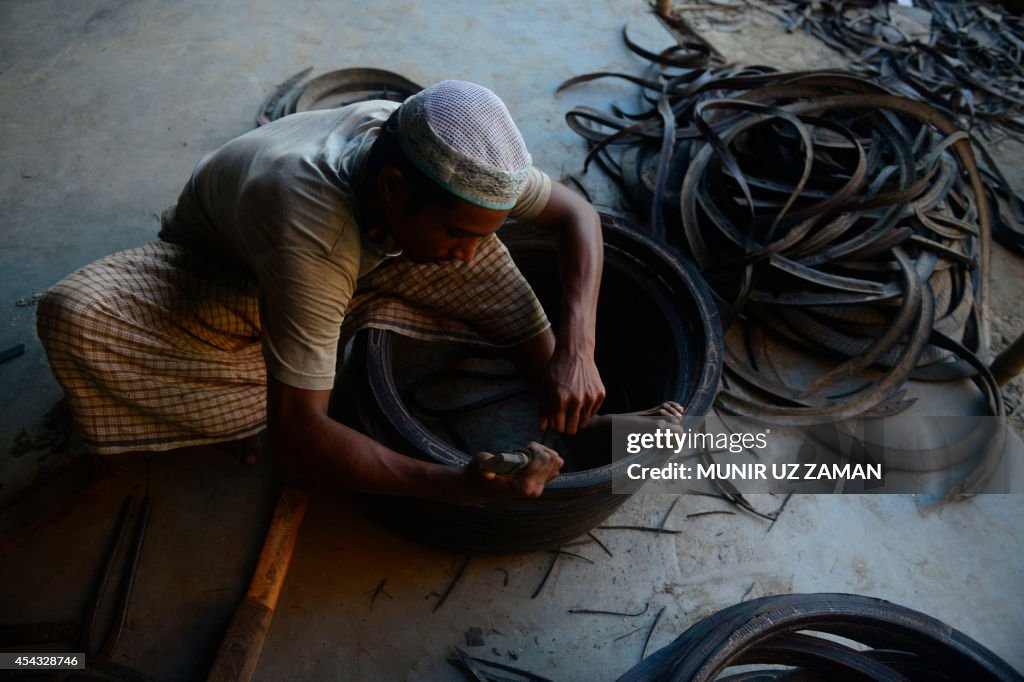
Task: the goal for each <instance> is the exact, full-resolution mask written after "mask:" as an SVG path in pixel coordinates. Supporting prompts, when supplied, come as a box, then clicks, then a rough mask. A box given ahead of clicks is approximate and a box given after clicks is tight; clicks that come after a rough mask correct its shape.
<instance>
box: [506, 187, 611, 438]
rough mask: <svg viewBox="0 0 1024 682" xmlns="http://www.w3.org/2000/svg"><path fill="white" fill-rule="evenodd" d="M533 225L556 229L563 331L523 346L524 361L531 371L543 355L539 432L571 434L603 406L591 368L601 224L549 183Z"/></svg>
mask: <svg viewBox="0 0 1024 682" xmlns="http://www.w3.org/2000/svg"><path fill="white" fill-rule="evenodd" d="M533 223H534V224H535V225H538V226H540V227H544V228H550V229H553V230H556V233H557V238H558V266H559V275H560V279H561V284H562V301H561V326H560V328H559V329H558V333H557V336H554V337H552V336H551V335H550V333H548V334H547V335H542V336H540V337H537V338H536V339H533V340H531V341H530V342H527V344H526V345H525V346H524V349H523V351H524V353H523V354H524V358H525V359H526V362H527V364H528V365H532V368H533V371H535V372H536V371H538V367H537V365H538V363H539V362H541V361H542V360H543V356H544V355H545V354H546V355H547V366H546V367H545V368H544V370H543V371H542V379H541V401H542V407H541V411H542V412H541V423H540V427H541V429H545V430H546V429H548V428H551V429H553V430H555V431H558V432H559V433H569V434H574V433H576V431H577V430H578V429H582V428H586V426H587V424H588V423H589V422H590V419H591V418H592V417H593V416H594V415H595V414H597V410H598V409H599V408H600V407H601V403H603V402H604V397H605V389H604V384H603V383H602V382H601V376H600V374H599V372H598V371H597V366H596V365H595V364H594V346H595V343H596V326H597V299H598V292H599V290H600V287H601V272H602V270H603V268H604V241H603V239H602V236H601V220H600V218H599V217H598V215H597V212H596V211H595V210H594V208H593V207H592V206H591V205H590V203H589V202H587V201H586V200H585V199H584V198H583V197H581V196H580V195H578V194H576V193H575V192H573V191H572V190H570V189H569V188H567V187H565V186H564V185H562V184H559V183H557V182H552V186H551V197H550V198H549V199H548V203H547V204H546V205H545V207H544V210H543V211H541V213H540V215H538V216H537V217H536V218H535V219H534V220H533Z"/></svg>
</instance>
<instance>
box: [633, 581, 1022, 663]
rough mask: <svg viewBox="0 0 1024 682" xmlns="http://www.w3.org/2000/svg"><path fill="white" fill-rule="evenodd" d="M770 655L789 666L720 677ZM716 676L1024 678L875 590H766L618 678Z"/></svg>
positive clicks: (935, 622)
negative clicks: (783, 592)
mask: <svg viewBox="0 0 1024 682" xmlns="http://www.w3.org/2000/svg"><path fill="white" fill-rule="evenodd" d="M820 634H824V635H828V636H838V637H842V638H844V639H846V640H851V641H850V643H847V642H842V641H835V640H832V639H828V638H826V637H821V636H819V635H820ZM853 644H855V645H856V646H851V645H853ZM764 664H769V665H783V666H789V668H788V669H782V670H779V669H763V670H756V671H749V670H748V671H745V672H743V673H742V674H740V675H734V676H730V677H724V678H722V677H719V676H720V675H723V674H724V673H727V671H728V669H729V668H730V667H732V666H740V665H742V666H755V665H764ZM716 679H730V680H734V679H735V680H740V679H758V680H782V679H785V680H794V679H857V680H885V681H890V680H929V681H932V680H972V682H973V681H978V682H982V681H993V682H995V681H998V682H1019V681H1020V680H1024V677H1022V676H1021V675H1020V673H1018V672H1017V671H1015V670H1014V669H1013V668H1012V667H1010V665H1009V664H1007V663H1006V662H1005V661H1003V660H1002V659H1001V658H999V657H998V656H996V655H995V654H993V653H992V652H991V651H989V650H988V649H987V648H985V647H984V646H982V645H981V644H979V643H978V642H976V641H974V640H973V639H971V638H970V637H968V636H967V635H965V634H964V633H962V632H960V631H958V630H955V629H953V628H951V627H950V626H948V625H946V624H945V623H943V622H941V621H939V620H937V619H935V618H932V617H931V616H927V615H925V614H923V613H920V612H918V611H914V610H912V609H908V608H906V607H903V606H898V605H896V604H892V603H890V602H887V601H885V600H882V599H876V598H873V597H865V596H860V595H852V594H832V593H820V594H786V595H777V596H769V597H761V598H759V599H753V600H751V601H748V602H741V603H739V604H735V605H733V606H730V607H728V608H725V609H723V610H721V611H719V612H718V613H715V614H713V615H711V616H709V617H708V618H705V619H704V620H702V621H700V622H699V623H697V624H695V625H693V626H692V627H690V628H689V629H688V630H686V632H684V633H683V634H682V635H680V636H679V637H678V638H677V639H676V640H675V641H673V642H672V643H671V644H669V645H668V646H666V647H664V648H663V649H661V650H659V651H657V652H655V653H654V654H652V655H651V656H649V657H648V658H647V659H645V660H644V661H643V662H641V663H640V664H639V665H637V666H635V667H634V668H632V669H631V670H629V671H628V672H627V673H625V674H624V675H622V676H621V677H620V678H619V679H618V682H704V681H710V680H716Z"/></svg>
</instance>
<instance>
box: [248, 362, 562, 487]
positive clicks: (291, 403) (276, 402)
mask: <svg viewBox="0 0 1024 682" xmlns="http://www.w3.org/2000/svg"><path fill="white" fill-rule="evenodd" d="M329 399H330V391H310V390H304V389H300V388H295V387H292V386H288V385H286V384H283V383H281V382H280V381H277V380H276V379H274V378H272V377H270V378H268V381H267V432H268V435H269V438H270V445H271V448H272V449H273V451H274V452H275V453H276V454H277V456H278V457H280V458H281V459H282V461H283V462H284V463H285V464H286V466H288V467H289V468H292V469H296V470H298V471H299V472H301V473H304V474H307V475H311V476H312V477H314V480H318V481H322V482H324V483H326V484H328V485H331V486H334V487H339V488H344V489H348V490H354V491H358V492H365V493H373V494H380V495H401V496H405V497H417V498H422V499H427V500H434V501H438V502H445V503H448V504H457V505H471V504H482V503H485V502H489V501H497V500H502V499H514V498H518V497H538V496H539V495H540V494H541V493H542V492H543V490H544V485H545V484H546V483H547V482H548V481H550V480H551V479H553V478H554V477H555V476H556V475H557V474H558V470H559V469H560V468H561V466H562V459H561V458H560V457H558V455H557V454H555V453H554V452H553V451H550V450H547V451H546V452H541V453H540V455H539V456H538V455H535V457H534V461H533V462H532V463H531V464H530V467H528V468H527V469H526V470H525V471H523V472H522V473H521V474H520V475H519V476H516V477H514V478H513V477H506V476H494V475H493V474H488V473H486V472H483V471H481V469H480V466H479V465H480V462H481V461H482V460H483V459H484V458H486V455H484V454H482V453H478V454H477V455H476V456H475V457H474V459H473V461H472V462H470V464H469V465H468V466H465V467H449V466H444V465H441V464H435V463H432V462H424V461H420V460H417V459H414V458H412V457H406V456H405V455H402V454H400V453H397V452H395V451H394V450H391V449H390V448H387V447H385V446H384V445H382V444H380V443H378V442H376V441H375V440H373V439H372V438H369V437H367V436H365V435H363V434H362V433H359V432H358V431H356V430H355V429H352V428H350V427H348V426H345V425H344V424H341V423H339V422H337V421H334V420H333V419H331V418H330V417H329V416H328V414H327V404H328V401H329ZM545 450H546V449H545Z"/></svg>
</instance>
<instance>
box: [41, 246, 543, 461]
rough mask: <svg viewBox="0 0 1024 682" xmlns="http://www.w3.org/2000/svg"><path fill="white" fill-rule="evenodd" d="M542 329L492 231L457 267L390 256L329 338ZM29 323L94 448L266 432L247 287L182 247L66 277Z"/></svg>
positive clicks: (501, 335)
mask: <svg viewBox="0 0 1024 682" xmlns="http://www.w3.org/2000/svg"><path fill="white" fill-rule="evenodd" d="M549 326H550V324H549V322H548V320H547V317H546V316H545V314H544V310H543V309H542V308H541V305H540V303H539V302H538V301H537V298H536V296H535V295H534V294H533V291H532V289H530V286H529V284H528V283H527V282H526V280H525V279H524V278H523V276H522V275H521V274H520V272H519V270H518V269H517V268H516V266H515V264H514V263H513V261H512V258H511V257H510V256H509V253H508V251H507V249H506V248H505V246H504V245H503V244H502V243H501V242H500V240H499V239H498V238H497V237H494V236H491V237H488V238H485V239H484V240H482V241H481V243H480V245H479V247H478V248H477V253H476V257H475V258H474V259H473V261H472V262H470V263H462V262H457V263H453V264H451V265H449V266H448V267H445V268H441V267H438V266H436V265H415V264H413V263H411V262H409V261H407V260H404V259H391V260H389V261H387V262H385V263H384V264H383V265H381V266H379V267H378V268H376V269H375V270H373V271H371V272H370V273H368V274H367V275H366V276H364V277H363V278H362V279H360V280H359V281H358V283H357V287H356V292H355V294H354V296H353V298H352V301H351V302H350V304H349V307H348V310H347V312H346V316H345V321H344V324H343V325H342V329H341V336H342V343H343V342H344V340H345V339H347V338H349V337H351V335H352V334H354V333H356V332H357V331H359V330H360V329H365V328H367V327H376V328H381V329H389V330H392V331H395V332H398V333H401V334H406V335H409V336H415V337H417V338H421V339H426V340H455V341H465V342H484V343H490V344H493V345H498V346H511V345H516V344H519V343H522V342H523V341H526V340H528V339H530V338H532V337H534V336H536V335H537V334H539V333H541V332H542V331H544V330H545V329H547V328H548V327H549ZM37 329H38V332H39V338H40V340H41V341H42V343H43V346H44V347H45V349H46V353H47V357H48V358H49V361H50V366H51V368H52V369H53V372H54V374H55V375H56V377H57V380H58V381H59V382H60V384H61V386H62V387H63V389H64V392H65V394H66V396H67V400H68V404H69V406H70V408H71V412H72V414H73V415H74V418H75V423H76V425H77V426H78V428H79V430H80V431H81V434H82V436H83V440H84V442H85V444H86V446H87V447H88V448H89V449H90V450H91V451H93V452H96V453H98V454H116V453H120V452H126V451H137V450H170V449H173V448H179V447H184V446H189V445H202V444H207V443H216V442H223V441H229V440H236V439H239V438H244V437H246V436H250V435H254V434H256V433H258V432H259V431H261V430H262V429H263V428H264V426H265V423H266V383H267V379H266V367H265V364H264V361H263V355H262V352H261V347H260V316H259V290H258V286H257V284H256V283H255V282H251V281H249V280H246V279H245V278H244V277H242V276H237V275H231V274H225V273H224V272H223V268H221V267H219V266H218V265H217V264H214V263H210V262H208V261H205V260H203V259H202V258H200V257H198V256H196V255H194V254H193V253H191V252H190V251H188V250H186V249H184V248H183V247H181V246H178V245H175V244H171V243H168V242H164V241H155V242H151V243H149V244H146V245H144V246H141V247H138V248H135V249H130V250H127V251H122V252H120V253H115V254H113V255H111V256H107V257H106V258H102V259H100V260H98V261H96V262H95V263H92V264H90V265H87V266H85V267H83V268H81V269H80V270H78V271H76V272H74V273H72V274H71V275H69V276H68V277H67V278H65V279H64V280H62V281H61V282H59V283H57V284H56V285H54V286H53V287H52V288H51V289H50V290H49V291H47V292H46V294H45V295H44V296H43V297H42V298H41V299H40V301H39V309H38V314H37ZM340 347H341V345H340V344H339V348H340Z"/></svg>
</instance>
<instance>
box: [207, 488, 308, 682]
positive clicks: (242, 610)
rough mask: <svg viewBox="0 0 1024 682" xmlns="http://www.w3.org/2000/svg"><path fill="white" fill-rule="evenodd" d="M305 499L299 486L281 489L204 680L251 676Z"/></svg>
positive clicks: (235, 681) (241, 680) (225, 681)
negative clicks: (249, 575) (242, 594)
mask: <svg viewBox="0 0 1024 682" xmlns="http://www.w3.org/2000/svg"><path fill="white" fill-rule="evenodd" d="M308 503H309V497H308V496H307V495H306V493H304V492H302V491H300V490H295V489H293V488H285V489H284V491H283V492H282V493H281V497H280V498H279V499H278V501H277V508H276V509H274V517H273V518H272V519H271V520H270V528H269V529H268V530H267V538H266V540H264V542H263V550H262V551H261V552H260V560H259V562H258V563H257V564H256V572H255V573H254V574H253V577H252V582H251V583H250V584H249V592H248V593H247V594H246V595H245V599H243V600H242V603H241V604H239V606H238V609H237V610H236V611H235V617H234V618H233V619H232V620H231V626H230V627H229V628H228V631H227V634H226V635H225V636H224V641H223V642H221V645H220V650H219V651H218V652H217V658H216V660H214V662H213V667H212V668H211V669H210V674H209V676H208V677H207V678H206V679H207V682H246V681H248V680H250V679H252V676H253V673H254V672H255V671H256V663H257V662H258V661H259V658H260V652H261V651H262V650H263V642H264V641H265V640H266V638H267V632H268V631H269V630H270V621H271V619H272V618H273V617H274V608H275V607H276V606H277V599H278V597H279V596H280V595H281V587H282V586H283V585H284V579H285V576H286V575H287V574H288V565H289V563H290V562H291V559H292V553H293V552H294V551H295V541H296V539H297V538H298V536H299V527H300V526H301V525H302V518H303V516H305V514H306V506H307V504H308Z"/></svg>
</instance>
